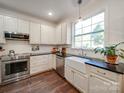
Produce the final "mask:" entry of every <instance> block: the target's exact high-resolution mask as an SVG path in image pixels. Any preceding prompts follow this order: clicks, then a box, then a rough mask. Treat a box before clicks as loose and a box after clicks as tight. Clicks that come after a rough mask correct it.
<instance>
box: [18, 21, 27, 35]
mask: <svg viewBox="0 0 124 93" xmlns="http://www.w3.org/2000/svg"><path fill="white" fill-rule="evenodd" d="M18 32H19V33H25V34H29V22H28V21H25V20H21V19H19V20H18Z"/></svg>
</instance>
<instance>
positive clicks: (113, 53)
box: [94, 42, 124, 64]
mask: <svg viewBox="0 0 124 93" xmlns="http://www.w3.org/2000/svg"><path fill="white" fill-rule="evenodd" d="M121 44H124V42H120V43H118V44H116V45H111V46H107V47H104V48H100V47H97V48H95V49H94V51H95V53H101V54H104V56H106V59H107V61H108V62H109V63H111V64H115V63H116V60H117V58H118V56H119V57H121V58H124V50H123V49H117V47H118V46H119V45H121Z"/></svg>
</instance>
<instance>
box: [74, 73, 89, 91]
mask: <svg viewBox="0 0 124 93" xmlns="http://www.w3.org/2000/svg"><path fill="white" fill-rule="evenodd" d="M74 85H75V87H76V88H78V89H79V90H80V91H82V92H83V93H88V77H87V76H86V75H85V74H82V73H79V72H76V73H74Z"/></svg>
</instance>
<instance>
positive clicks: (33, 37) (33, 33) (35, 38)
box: [30, 22, 41, 44]
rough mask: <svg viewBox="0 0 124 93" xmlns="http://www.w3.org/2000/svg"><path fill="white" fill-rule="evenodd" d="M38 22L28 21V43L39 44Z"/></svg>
mask: <svg viewBox="0 0 124 93" xmlns="http://www.w3.org/2000/svg"><path fill="white" fill-rule="evenodd" d="M40 34H41V33H40V24H37V23H32V22H31V23H30V43H31V44H40V38H41V37H40Z"/></svg>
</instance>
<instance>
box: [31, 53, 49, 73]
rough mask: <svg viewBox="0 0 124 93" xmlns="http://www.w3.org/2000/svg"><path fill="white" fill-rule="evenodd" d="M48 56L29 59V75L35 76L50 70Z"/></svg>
mask: <svg viewBox="0 0 124 93" xmlns="http://www.w3.org/2000/svg"><path fill="white" fill-rule="evenodd" d="M50 67H51V66H50V61H49V56H48V55H42V56H32V57H30V74H37V73H40V72H44V71H47V70H49V69H50Z"/></svg>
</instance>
